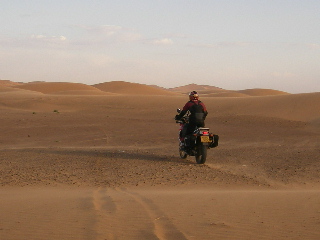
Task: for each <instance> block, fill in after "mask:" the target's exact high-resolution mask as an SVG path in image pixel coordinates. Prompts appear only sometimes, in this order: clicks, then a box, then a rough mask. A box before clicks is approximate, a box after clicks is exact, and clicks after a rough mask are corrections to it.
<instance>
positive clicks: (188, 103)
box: [177, 102, 190, 119]
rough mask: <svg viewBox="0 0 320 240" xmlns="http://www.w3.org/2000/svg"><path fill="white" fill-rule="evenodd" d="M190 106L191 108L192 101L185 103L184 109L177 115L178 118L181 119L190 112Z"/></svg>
mask: <svg viewBox="0 0 320 240" xmlns="http://www.w3.org/2000/svg"><path fill="white" fill-rule="evenodd" d="M189 108H190V102H187V103H186V104H185V105H184V107H183V109H182V111H181V112H180V114H179V115H178V116H177V119H181V118H182V117H183V116H184V115H185V114H186V113H187V112H188V110H189Z"/></svg>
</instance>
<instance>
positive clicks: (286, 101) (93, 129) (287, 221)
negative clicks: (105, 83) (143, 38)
mask: <svg viewBox="0 0 320 240" xmlns="http://www.w3.org/2000/svg"><path fill="white" fill-rule="evenodd" d="M6 87H8V86H6ZM42 87H43V85H42ZM124 87H125V86H124ZM9 88H10V89H5V90H4V91H1V92H0V112H1V118H0V130H1V133H2V134H1V135H0V148H1V151H0V184H1V187H0V212H1V214H0V239H9V240H10V239H319V237H320V233H319V230H318V229H319V222H320V215H319V213H320V205H319V200H320V192H319V190H320V189H319V186H320V184H319V180H320V179H319V177H320V176H319V170H320V164H319V155H320V150H319V149H320V124H318V121H319V119H320V114H319V113H320V111H319V110H320V101H319V100H320V93H307V94H282V95H278V96H257V97H242V98H228V97H221V98H217V97H203V98H202V100H203V101H204V102H205V103H206V105H207V107H208V110H209V115H208V119H207V121H206V124H207V126H208V127H210V128H211V130H212V131H213V132H215V133H217V134H219V135H220V137H221V141H220V145H219V147H218V148H216V149H210V151H209V156H208V159H207V162H206V164H205V165H197V164H195V163H194V162H195V161H194V159H192V158H191V157H190V158H187V159H186V160H182V159H180V158H179V157H178V153H177V129H178V126H177V125H176V124H175V123H174V121H173V117H174V115H175V109H176V108H177V107H182V106H183V104H184V103H185V101H186V97H185V96H179V95H177V96H176V95H166V96H161V95H158V96H150V95H148V94H142V95H139V96H134V95H125V94H123V93H122V94H112V95H110V94H107V95H97V94H89V95H88V94H84V95H79V94H80V93H81V91H82V90H80V89H78V90H79V91H80V92H77V94H69V93H68V94H62V93H61V92H64V91H69V90H70V89H69V90H68V89H65V88H62V89H61V88H59V89H58V90H55V91H52V89H51V90H50V92H51V93H53V94H44V93H43V89H42V91H37V90H39V89H35V88H31V89H28V90H26V89H20V88H19V90H18V91H12V89H11V87H10V86H9ZM3 89H4V88H3ZM72 89H74V88H72ZM86 89H87V88H86ZM139 89H140V90H141V88H139ZM40 90H41V89H40ZM78 90H77V91H78ZM45 91H49V90H45ZM71 91H73V90H71ZM84 91H87V90H84ZM89 91H90V90H89ZM57 92H60V93H59V94H56V93H57ZM86 93H88V92H86ZM142 93H144V92H142Z"/></svg>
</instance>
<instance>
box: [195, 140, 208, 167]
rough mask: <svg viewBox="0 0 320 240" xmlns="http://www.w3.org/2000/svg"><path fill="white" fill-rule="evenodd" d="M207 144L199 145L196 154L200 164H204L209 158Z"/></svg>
mask: <svg viewBox="0 0 320 240" xmlns="http://www.w3.org/2000/svg"><path fill="white" fill-rule="evenodd" d="M207 150H208V148H207V146H206V145H203V144H201V145H199V146H197V153H196V155H195V158H196V162H197V163H198V164H204V163H205V162H206V160H207Z"/></svg>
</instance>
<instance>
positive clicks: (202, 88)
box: [168, 83, 226, 94]
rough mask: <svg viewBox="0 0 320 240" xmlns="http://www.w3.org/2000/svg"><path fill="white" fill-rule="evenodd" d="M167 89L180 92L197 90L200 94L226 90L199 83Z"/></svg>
mask: <svg viewBox="0 0 320 240" xmlns="http://www.w3.org/2000/svg"><path fill="white" fill-rule="evenodd" d="M168 90H170V91H173V92H180V93H188V92H191V91H198V92H199V93H202V94H209V93H216V92H221V91H226V90H224V89H222V88H219V87H214V86H209V85H199V84H194V83H193V84H188V85H185V86H180V87H175V88H169V89H168Z"/></svg>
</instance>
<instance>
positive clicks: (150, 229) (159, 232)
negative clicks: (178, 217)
mask: <svg viewBox="0 0 320 240" xmlns="http://www.w3.org/2000/svg"><path fill="white" fill-rule="evenodd" d="M93 206H94V210H95V215H96V222H95V231H96V233H97V240H100V239H108V240H109V239H150V240H152V239H157V240H159V239H160V240H161V239H166V240H171V239H175V240H176V239H181V240H185V239H187V238H186V237H185V236H184V234H183V233H182V232H180V231H179V230H178V229H177V228H176V226H174V224H173V223H172V222H171V221H170V219H169V218H168V217H167V216H166V215H165V214H164V213H163V212H162V211H161V210H160V209H159V207H158V206H157V205H156V204H154V203H153V202H152V200H151V199H149V198H147V197H145V196H143V195H142V194H141V193H137V192H132V191H131V192H130V191H127V190H126V189H108V190H107V189H97V190H96V191H94V192H93Z"/></svg>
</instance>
